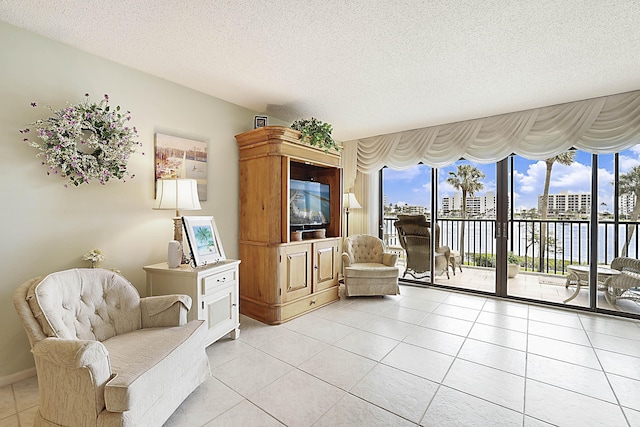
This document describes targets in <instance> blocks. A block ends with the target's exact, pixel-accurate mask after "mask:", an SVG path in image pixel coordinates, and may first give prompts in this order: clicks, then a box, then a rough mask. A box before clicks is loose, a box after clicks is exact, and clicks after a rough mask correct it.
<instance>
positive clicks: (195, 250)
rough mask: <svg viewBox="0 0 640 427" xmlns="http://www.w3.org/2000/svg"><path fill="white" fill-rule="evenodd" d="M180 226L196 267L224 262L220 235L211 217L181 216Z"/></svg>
mask: <svg viewBox="0 0 640 427" xmlns="http://www.w3.org/2000/svg"><path fill="white" fill-rule="evenodd" d="M182 224H183V225H184V230H185V231H186V233H187V242H188V243H189V249H190V250H191V256H192V258H193V262H194V264H195V266H196V267H200V266H203V265H207V264H215V263H217V262H220V261H224V260H225V259H226V257H225V256H224V250H223V249H222V244H221V243H220V235H219V234H218V229H217V228H216V223H215V221H214V220H213V217H212V216H183V217H182Z"/></svg>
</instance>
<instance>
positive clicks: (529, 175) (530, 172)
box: [514, 160, 547, 194]
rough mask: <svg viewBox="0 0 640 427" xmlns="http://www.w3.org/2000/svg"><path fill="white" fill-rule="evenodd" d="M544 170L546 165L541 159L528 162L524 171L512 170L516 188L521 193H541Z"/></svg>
mask: <svg viewBox="0 0 640 427" xmlns="http://www.w3.org/2000/svg"><path fill="white" fill-rule="evenodd" d="M546 171H547V166H546V164H545V162H544V161H542V160H540V161H538V162H536V163H532V164H530V165H529V167H528V168H527V171H526V172H525V173H520V172H518V171H514V181H515V186H516V188H517V189H518V190H519V191H520V192H521V193H533V194H537V193H542V188H543V186H544V177H545V174H546Z"/></svg>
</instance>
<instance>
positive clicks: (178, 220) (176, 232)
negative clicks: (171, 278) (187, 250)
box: [173, 216, 191, 264]
mask: <svg viewBox="0 0 640 427" xmlns="http://www.w3.org/2000/svg"><path fill="white" fill-rule="evenodd" d="M173 240H175V241H177V242H179V243H180V253H181V254H182V264H189V262H190V261H191V260H190V259H189V257H187V256H186V255H185V254H184V251H183V250H182V248H184V245H183V241H182V217H179V216H176V217H174V218H173Z"/></svg>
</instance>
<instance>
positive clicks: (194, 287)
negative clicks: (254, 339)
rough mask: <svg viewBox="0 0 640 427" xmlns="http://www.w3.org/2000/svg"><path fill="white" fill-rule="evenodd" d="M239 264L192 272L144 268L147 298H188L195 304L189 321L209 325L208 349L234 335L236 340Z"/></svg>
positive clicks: (186, 268)
mask: <svg viewBox="0 0 640 427" xmlns="http://www.w3.org/2000/svg"><path fill="white" fill-rule="evenodd" d="M239 265H240V261H239V260H226V261H222V262H219V263H217V264H214V265H211V266H206V267H199V268H191V267H190V266H189V265H185V264H183V265H181V266H180V267H178V268H169V266H168V265H167V263H166V262H163V263H160V264H154V265H149V266H146V267H144V270H145V271H146V273H147V295H149V296H155V295H167V294H186V295H189V296H190V297H191V299H192V300H193V304H192V306H191V310H189V314H188V316H187V317H188V320H195V319H198V320H204V321H205V322H206V323H207V330H208V332H207V339H206V341H205V346H208V345H210V344H212V343H213V342H215V341H216V340H218V339H220V338H221V337H223V336H225V335H226V334H229V333H230V336H231V338H232V339H237V338H238V337H239V335H240V317H239V309H238V276H239V274H238V273H239V269H238V266H239Z"/></svg>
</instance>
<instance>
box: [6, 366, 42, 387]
mask: <svg viewBox="0 0 640 427" xmlns="http://www.w3.org/2000/svg"><path fill="white" fill-rule="evenodd" d="M35 376H36V368H35V367H33V368H29V369H25V370H24V371H20V372H16V373H15V374H11V375H5V376H4V377H0V387H4V386H6V385H9V384H13V383H17V382H18V381H22V380H26V379H27V378H31V377H35Z"/></svg>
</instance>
